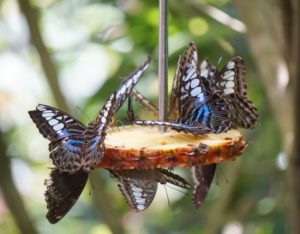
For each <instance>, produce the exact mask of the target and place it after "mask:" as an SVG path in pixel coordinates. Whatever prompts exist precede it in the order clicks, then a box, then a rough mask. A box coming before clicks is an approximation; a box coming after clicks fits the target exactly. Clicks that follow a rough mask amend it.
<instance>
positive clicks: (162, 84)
mask: <svg viewBox="0 0 300 234" xmlns="http://www.w3.org/2000/svg"><path fill="white" fill-rule="evenodd" d="M158 40H159V43H158V118H159V120H160V121H164V120H166V112H167V111H166V110H167V98H168V0H159V38H158ZM160 131H161V132H163V131H164V127H163V126H161V127H160Z"/></svg>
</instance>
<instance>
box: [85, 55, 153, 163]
mask: <svg viewBox="0 0 300 234" xmlns="http://www.w3.org/2000/svg"><path fill="white" fill-rule="evenodd" d="M150 62H151V59H150V58H148V60H147V61H146V62H145V63H144V64H143V65H142V66H140V67H138V68H137V69H136V70H135V71H134V72H132V73H131V74H129V75H128V76H127V77H126V78H125V79H123V81H122V83H121V85H120V87H119V88H118V89H117V90H116V91H115V92H114V93H113V94H112V95H111V96H110V98H109V99H108V100H107V102H106V103H105V105H104V106H103V108H102V109H101V110H100V113H99V115H98V116H97V118H96V119H95V120H94V121H93V122H91V123H90V124H89V126H88V128H87V130H86V132H85V139H84V146H83V149H82V150H83V155H84V157H85V158H84V167H85V168H90V167H93V166H94V165H95V164H98V163H99V162H100V161H101V159H102V157H103V151H104V139H105V135H106V133H105V131H106V129H107V128H108V127H109V125H110V124H111V122H112V119H113V116H114V114H115V113H116V112H117V111H118V110H119V108H120V107H121V106H122V104H123V103H124V102H125V100H126V98H128V96H129V95H130V93H131V91H132V89H133V88H134V86H135V85H136V84H137V82H138V81H139V79H140V78H141V77H142V75H143V74H144V72H145V71H146V69H147V68H148V67H149V65H150Z"/></svg>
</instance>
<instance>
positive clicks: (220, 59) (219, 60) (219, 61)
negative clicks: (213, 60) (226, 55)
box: [217, 56, 223, 65]
mask: <svg viewBox="0 0 300 234" xmlns="http://www.w3.org/2000/svg"><path fill="white" fill-rule="evenodd" d="M222 59H223V57H222V56H221V57H220V58H219V59H218V63H217V64H218V65H220V63H221V61H222Z"/></svg>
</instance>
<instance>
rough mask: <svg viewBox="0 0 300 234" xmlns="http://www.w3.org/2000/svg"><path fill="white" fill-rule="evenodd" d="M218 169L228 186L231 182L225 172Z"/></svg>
mask: <svg viewBox="0 0 300 234" xmlns="http://www.w3.org/2000/svg"><path fill="white" fill-rule="evenodd" d="M218 169H219V171H220V173H221V174H222V176H223V177H224V178H225V182H226V184H228V183H229V180H228V178H227V177H226V175H225V173H224V171H223V170H222V168H220V167H218Z"/></svg>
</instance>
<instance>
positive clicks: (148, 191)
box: [110, 169, 191, 212]
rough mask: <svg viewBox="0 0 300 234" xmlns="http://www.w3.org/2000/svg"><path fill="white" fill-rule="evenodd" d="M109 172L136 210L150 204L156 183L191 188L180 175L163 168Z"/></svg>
mask: <svg viewBox="0 0 300 234" xmlns="http://www.w3.org/2000/svg"><path fill="white" fill-rule="evenodd" d="M110 174H111V176H112V177H113V178H115V179H116V180H117V181H118V182H119V183H118V187H119V189H120V191H121V193H122V194H123V196H124V198H125V200H126V201H127V203H128V204H129V206H130V207H131V208H132V209H134V210H135V211H137V212H140V211H143V210H145V209H146V208H148V207H149V206H150V204H151V203H152V201H153V199H154V197H155V194H156V190H157V184H158V183H161V184H166V183H171V184H173V185H176V186H179V187H181V188H185V189H190V188H191V185H190V184H189V183H188V182H187V181H186V180H185V179H183V178H182V177H181V176H179V175H177V174H174V173H172V172H170V171H168V170H164V169H152V170H122V171H116V170H115V171H111V170H110Z"/></svg>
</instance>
